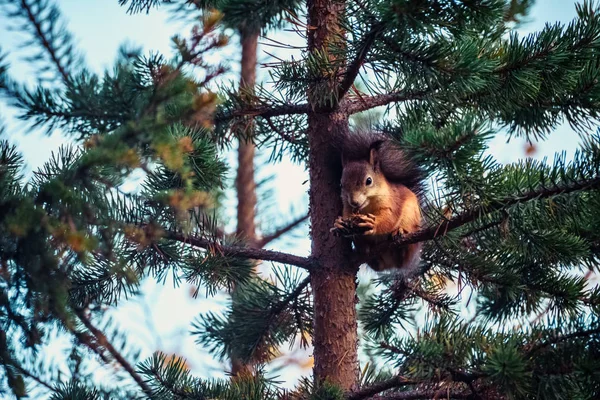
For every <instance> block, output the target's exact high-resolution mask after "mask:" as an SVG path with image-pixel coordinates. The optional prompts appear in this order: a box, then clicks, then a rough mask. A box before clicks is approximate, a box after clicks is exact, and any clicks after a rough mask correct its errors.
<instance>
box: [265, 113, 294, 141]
mask: <svg viewBox="0 0 600 400" xmlns="http://www.w3.org/2000/svg"><path fill="white" fill-rule="evenodd" d="M263 118H264V120H265V121H266V122H267V125H269V128H271V129H272V130H273V132H275V133H276V134H278V135H279V136H280V137H281V138H282V139H283V140H285V141H286V142H288V143H290V144H297V143H298V140H296V138H295V137H294V136H290V135H289V134H288V133H286V132H283V131H282V130H281V129H279V128H278V127H277V126H275V124H274V123H273V121H271V118H270V117H265V116H263Z"/></svg>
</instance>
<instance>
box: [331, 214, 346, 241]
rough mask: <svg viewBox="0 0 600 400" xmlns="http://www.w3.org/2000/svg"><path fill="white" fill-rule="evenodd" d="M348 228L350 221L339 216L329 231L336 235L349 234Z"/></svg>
mask: <svg viewBox="0 0 600 400" xmlns="http://www.w3.org/2000/svg"><path fill="white" fill-rule="evenodd" d="M348 228H349V227H348V221H347V220H345V219H344V218H342V217H337V218H336V220H335V222H334V223H333V228H331V229H330V230H329V232H332V233H333V235H334V236H345V235H348V232H349V229H348Z"/></svg>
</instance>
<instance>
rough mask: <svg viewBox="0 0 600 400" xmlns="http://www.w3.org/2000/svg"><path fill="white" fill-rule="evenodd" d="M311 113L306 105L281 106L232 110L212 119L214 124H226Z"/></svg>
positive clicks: (310, 109) (309, 107)
mask: <svg viewBox="0 0 600 400" xmlns="http://www.w3.org/2000/svg"><path fill="white" fill-rule="evenodd" d="M310 111H312V108H311V106H310V105H309V104H308V103H301V104H282V105H275V106H259V107H248V108H244V109H240V110H232V111H229V112H225V113H222V114H221V115H218V114H217V115H216V116H215V118H214V122H215V124H220V123H226V122H229V121H230V120H231V119H233V118H236V117H263V118H269V117H278V116H281V115H295V114H306V113H308V112H310Z"/></svg>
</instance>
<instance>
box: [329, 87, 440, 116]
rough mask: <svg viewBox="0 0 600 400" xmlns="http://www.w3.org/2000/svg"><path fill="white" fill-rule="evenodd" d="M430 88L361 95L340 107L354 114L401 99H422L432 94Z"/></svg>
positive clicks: (397, 101)
mask: <svg viewBox="0 0 600 400" xmlns="http://www.w3.org/2000/svg"><path fill="white" fill-rule="evenodd" d="M430 93H431V91H429V90H421V91H418V92H411V91H400V92H394V93H384V94H378V95H374V96H361V98H360V99H357V100H353V101H351V102H348V103H346V104H345V106H344V107H342V108H340V110H341V111H343V112H345V113H347V114H349V115H352V114H356V113H359V112H362V111H365V110H370V109H371V108H375V107H380V106H385V105H388V104H391V103H399V102H401V101H409V100H420V99H423V98H424V97H425V96H426V95H428V94H430Z"/></svg>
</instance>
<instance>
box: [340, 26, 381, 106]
mask: <svg viewBox="0 0 600 400" xmlns="http://www.w3.org/2000/svg"><path fill="white" fill-rule="evenodd" d="M384 27H385V24H384V23H383V22H378V23H376V24H374V25H373V26H372V27H371V30H370V31H369V33H367V34H366V35H365V37H364V38H363V40H362V43H361V45H360V50H359V52H358V54H357V55H356V57H355V58H354V60H352V62H351V63H350V65H348V68H347V69H346V73H345V76H344V80H343V81H342V83H341V84H340V87H339V89H338V94H337V98H338V104H339V102H341V101H342V99H343V98H344V96H345V95H346V93H348V90H350V88H351V87H352V85H353V84H354V80H355V79H356V77H357V76H358V73H359V72H360V68H361V67H362V65H363V63H364V62H365V58H367V55H368V54H369V51H370V50H371V47H372V46H373V44H374V43H375V39H377V37H378V36H379V35H381V33H382V32H383V28H384Z"/></svg>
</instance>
